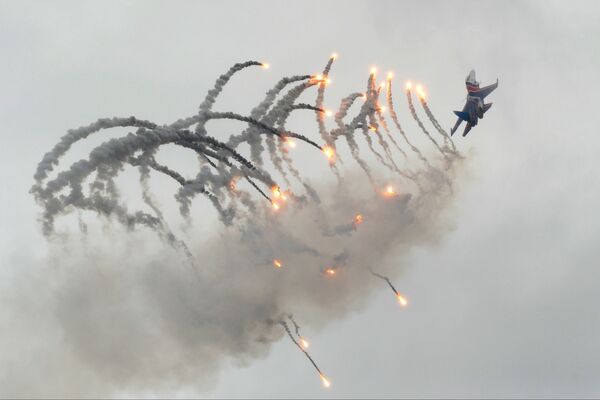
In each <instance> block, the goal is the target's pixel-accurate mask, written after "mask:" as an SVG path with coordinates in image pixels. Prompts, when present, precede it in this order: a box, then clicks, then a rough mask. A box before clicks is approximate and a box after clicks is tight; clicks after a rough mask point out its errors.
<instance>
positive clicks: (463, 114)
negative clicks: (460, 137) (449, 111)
mask: <svg viewBox="0 0 600 400" xmlns="http://www.w3.org/2000/svg"><path fill="white" fill-rule="evenodd" d="M454 114H456V116H457V117H458V118H460V119H462V120H463V121H468V120H469V113H466V112H464V111H454Z"/></svg>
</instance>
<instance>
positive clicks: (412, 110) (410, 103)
mask: <svg viewBox="0 0 600 400" xmlns="http://www.w3.org/2000/svg"><path fill="white" fill-rule="evenodd" d="M406 100H408V108H409V109H410V113H411V115H412V117H413V119H414V120H415V122H416V123H417V124H418V125H419V127H420V128H421V131H423V133H424V134H425V135H426V136H427V137H428V138H429V140H431V143H433V144H434V146H435V147H436V149H438V150H439V151H440V153H441V154H442V155H443V156H444V158H445V159H446V161H448V156H447V154H446V153H445V152H444V150H443V149H442V148H441V147H440V145H439V144H438V142H436V140H435V139H434V138H433V137H432V136H431V134H430V133H429V131H428V130H427V129H426V128H425V126H424V125H423V122H421V119H420V118H419V116H418V115H417V111H416V110H415V106H414V105H413V101H412V94H411V91H410V88H409V87H407V88H406Z"/></svg>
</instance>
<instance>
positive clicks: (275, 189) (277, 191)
mask: <svg viewBox="0 0 600 400" xmlns="http://www.w3.org/2000/svg"><path fill="white" fill-rule="evenodd" d="M271 190H272V191H273V196H275V197H281V190H280V189H279V186H273V187H272V188H271Z"/></svg>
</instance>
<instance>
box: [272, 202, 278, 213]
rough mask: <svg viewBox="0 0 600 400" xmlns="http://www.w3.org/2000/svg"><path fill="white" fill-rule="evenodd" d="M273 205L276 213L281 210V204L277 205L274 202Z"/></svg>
mask: <svg viewBox="0 0 600 400" xmlns="http://www.w3.org/2000/svg"><path fill="white" fill-rule="evenodd" d="M272 204H273V210H274V211H278V210H279V204H277V203H275V202H272Z"/></svg>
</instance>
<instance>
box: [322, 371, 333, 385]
mask: <svg viewBox="0 0 600 400" xmlns="http://www.w3.org/2000/svg"><path fill="white" fill-rule="evenodd" d="M321 380H322V381H323V386H325V387H326V388H329V387H330V386H331V382H329V379H327V378H325V375H323V374H321Z"/></svg>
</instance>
